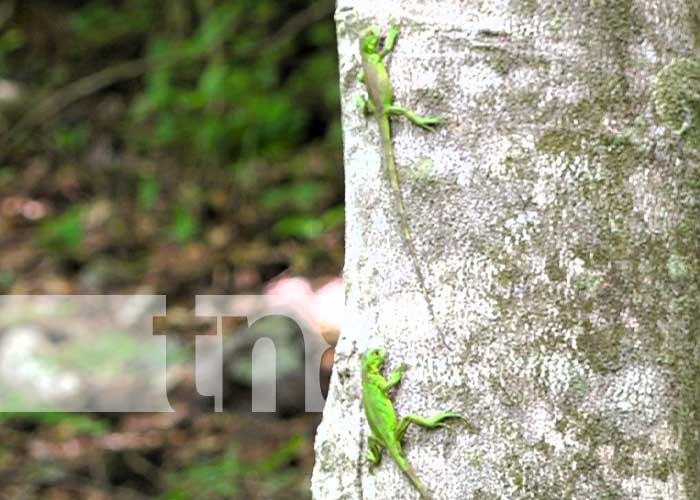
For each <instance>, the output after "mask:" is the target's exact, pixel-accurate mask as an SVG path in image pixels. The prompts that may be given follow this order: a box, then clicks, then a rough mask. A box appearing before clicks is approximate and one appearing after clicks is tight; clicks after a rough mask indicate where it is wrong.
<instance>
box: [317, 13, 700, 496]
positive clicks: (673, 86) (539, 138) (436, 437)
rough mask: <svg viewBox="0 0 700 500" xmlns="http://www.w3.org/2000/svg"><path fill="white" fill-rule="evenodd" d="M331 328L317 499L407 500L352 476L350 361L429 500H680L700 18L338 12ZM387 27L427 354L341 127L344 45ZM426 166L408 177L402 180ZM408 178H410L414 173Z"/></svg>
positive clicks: (690, 468) (365, 138)
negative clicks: (417, 424)
mask: <svg viewBox="0 0 700 500" xmlns="http://www.w3.org/2000/svg"><path fill="white" fill-rule="evenodd" d="M337 7H338V9H337V14H336V19H337V25H338V44H339V52H340V69H341V88H342V96H343V100H342V102H343V129H344V131H345V135H344V140H345V162H346V175H347V212H346V213H347V250H346V251H347V254H346V266H345V279H346V281H347V294H346V302H347V316H346V323H347V324H346V326H345V328H344V332H343V335H342V337H341V340H340V342H339V344H338V346H337V355H336V363H335V368H334V373H333V377H332V383H331V390H330V395H329V398H328V402H327V405H326V408H325V411H324V417H323V423H322V424H321V426H320V428H319V431H318V435H317V438H316V458H317V462H316V466H315V470H314V476H313V487H312V489H313V493H314V497H315V498H316V499H317V500H332V499H341V498H342V499H362V498H366V499H370V498H371V499H396V498H417V494H416V493H415V491H414V490H413V489H412V487H411V486H410V484H409V483H408V481H407V480H406V479H405V478H404V477H403V476H402V475H401V473H400V472H399V470H398V468H397V467H396V466H395V465H394V464H393V463H392V462H391V461H390V460H388V458H387V457H386V456H385V458H384V461H383V463H382V464H381V466H379V467H378V468H376V469H375V470H374V471H372V472H370V471H369V469H368V467H367V462H366V459H365V454H366V451H367V446H366V439H367V434H368V429H367V424H366V420H365V418H364V415H363V413H362V407H361V403H360V373H359V370H360V355H361V354H362V352H363V351H364V350H365V349H366V348H367V346H369V345H374V344H380V345H382V346H384V347H385V348H386V349H387V352H388V365H389V366H388V367H387V370H390V369H393V368H394V367H396V366H397V365H398V364H399V363H400V362H405V363H406V364H407V365H408V370H407V372H406V374H405V376H404V379H403V382H402V384H401V386H400V387H399V389H398V390H397V391H396V394H395V398H394V399H395V402H396V406H397V409H398V412H399V414H400V415H405V414H407V413H417V414H421V415H428V416H429V415H432V414H433V413H435V412H436V411H439V410H447V409H452V410H456V411H459V412H462V413H463V414H464V415H466V416H467V417H468V419H469V421H470V422H471V423H472V424H473V425H474V426H475V427H476V431H470V430H469V428H468V427H467V426H464V425H460V424H455V425H453V426H452V428H451V429H449V430H437V431H426V430H423V429H411V430H410V431H409V432H408V433H407V436H406V441H405V450H406V453H407V455H408V459H409V461H410V462H411V463H412V464H413V465H414V467H415V469H416V471H417V473H418V475H419V476H420V477H421V478H423V480H424V482H425V483H426V484H427V486H428V488H429V489H430V490H431V491H432V492H433V494H434V496H435V498H444V499H480V500H485V499H538V500H544V499H552V500H554V499H556V500H561V499H582V500H583V499H594V498H595V499H644V500H652V499H653V500H656V499H664V500H665V499H681V500H682V499H686V500H696V499H698V498H700V348H699V343H698V340H699V336H700V58H699V57H700V56H699V54H700V1H698V0H678V1H675V2H669V1H666V0H663V1H662V0H586V1H584V0H574V1H569V2H560V1H555V0H544V1H534V0H511V1H508V2H504V1H497V0H483V1H474V0H470V1H465V0H461V1H460V0H441V1H440V2H436V1H428V2H426V1H423V0H402V1H395V0H394V1H390V0H372V1H371V2H370V1H367V0H339V1H338V6H337ZM390 22H395V23H398V24H399V25H400V27H401V35H400V38H399V40H398V43H397V46H396V49H395V51H394V53H393V55H392V56H391V57H390V59H389V60H388V66H389V71H390V74H391V76H392V81H393V82H394V86H395V94H396V102H397V104H399V105H402V106H405V107H407V108H409V109H413V110H415V111H416V112H418V113H421V114H439V115H442V116H444V117H446V118H447V122H446V124H445V125H444V126H442V127H441V128H440V129H439V131H438V132H436V133H433V134H429V133H426V132H424V131H421V130H419V129H416V128H415V127H413V126H411V125H409V124H406V123H404V122H402V121H401V120H394V122H393V123H394V137H395V139H394V144H395V147H396V154H397V161H398V165H399V168H400V170H401V175H402V181H403V194H404V198H405V200H406V211H407V214H408V218H409V225H410V227H411V230H412V233H413V237H414V239H415V245H416V247H417V252H418V254H419V257H420V266H421V268H422V269H423V273H424V274H425V276H426V278H427V285H428V288H429V289H430V293H431V296H432V301H433V305H434V309H435V316H436V320H437V322H438V323H439V325H438V326H439V329H440V330H442V331H443V332H444V333H446V335H447V338H446V339H445V340H446V343H447V344H448V346H449V347H450V348H449V349H448V348H445V347H444V346H443V345H442V343H441V342H440V341H439V339H438V336H437V329H436V328H435V325H433V323H432V321H431V318H430V315H429V313H428V310H427V308H426V304H425V301H424V300H423V299H422V297H421V294H420V293H419V287H418V283H417V281H416V277H415V274H414V272H413V270H412V267H411V263H410V260H409V256H408V255H407V253H406V251H405V248H404V246H403V244H402V242H401V237H400V229H399V223H398V218H397V212H396V208H395V202H394V198H393V197H392V194H391V191H390V185H389V181H388V179H387V178H386V175H385V173H384V172H383V170H382V167H381V162H380V147H379V132H378V130H377V127H376V124H375V123H374V122H373V121H371V122H368V121H367V120H366V119H365V118H364V117H362V116H361V115H360V114H358V113H357V112H356V110H355V108H354V102H355V99H356V97H357V96H359V95H361V94H363V93H364V89H363V87H362V85H361V84H360V83H358V82H357V76H358V73H359V68H360V64H359V53H358V47H357V39H358V34H359V33H360V32H361V31H362V30H363V29H365V28H367V27H368V26H370V25H377V26H380V27H386V26H387V25H388V24H389V23H390ZM424 157H428V158H430V159H432V167H430V168H429V169H426V168H424V167H418V166H417V165H419V162H418V160H419V159H421V158H424ZM420 164H421V165H423V164H422V163H420Z"/></svg>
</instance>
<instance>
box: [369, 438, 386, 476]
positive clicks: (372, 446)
mask: <svg viewBox="0 0 700 500" xmlns="http://www.w3.org/2000/svg"><path fill="white" fill-rule="evenodd" d="M367 444H368V445H369V449H368V450H367V460H369V463H370V468H373V467H376V466H377V465H379V464H380V463H381V461H382V448H383V447H384V445H383V444H382V442H381V441H380V440H379V439H377V438H376V437H374V436H372V435H370V436H369V438H368V439H367Z"/></svg>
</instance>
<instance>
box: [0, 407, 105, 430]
mask: <svg viewBox="0 0 700 500" xmlns="http://www.w3.org/2000/svg"><path fill="white" fill-rule="evenodd" d="M20 421H23V422H31V423H34V424H37V425H39V424H40V425H50V426H54V427H60V428H63V429H66V430H67V431H69V432H70V433H71V434H86V435H91V436H101V435H103V434H106V433H107V432H109V428H110V426H109V423H107V422H105V421H104V420H98V419H96V418H93V417H92V416H90V415H87V414H80V413H65V412H56V411H42V412H0V424H1V423H9V424H11V425H15V424H17V423H18V422H20Z"/></svg>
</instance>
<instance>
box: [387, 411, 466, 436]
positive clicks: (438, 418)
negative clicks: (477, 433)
mask: <svg viewBox="0 0 700 500" xmlns="http://www.w3.org/2000/svg"><path fill="white" fill-rule="evenodd" d="M451 418H455V419H460V420H465V418H464V417H463V416H462V415H460V414H459V413H454V412H452V411H443V412H441V413H438V414H437V415H435V416H434V417H433V418H425V417H419V416H417V415H406V416H405V417H403V418H402V419H401V421H400V422H399V426H398V427H397V428H396V437H397V439H398V440H399V441H401V440H402V439H403V435H404V434H406V431H407V430H408V426H409V425H411V424H416V425H420V426H421V427H425V428H426V429H437V428H438V427H447V424H446V423H445V420H448V419H451Z"/></svg>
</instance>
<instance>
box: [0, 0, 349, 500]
mask: <svg viewBox="0 0 700 500" xmlns="http://www.w3.org/2000/svg"><path fill="white" fill-rule="evenodd" d="M332 9H333V3H332V2H330V1H318V2H312V1H307V0H298V1H292V0H290V1H285V2H275V1H271V0H260V1H252V0H231V1H214V0H170V1H166V0H120V1H117V0H113V1H108V0H92V1H78V0H57V1H49V0H45V1H19V0H5V1H3V2H2V3H0V294H5V295H8V294H86V293H87V294H115V293H120V294H130V293H144V294H166V295H167V297H168V321H169V322H170V326H171V327H172V329H173V330H176V331H179V332H180V335H181V336H182V338H183V345H185V346H188V345H189V346H190V347H191V333H192V331H193V330H196V328H197V327H198V325H197V324H196V323H197V322H196V320H195V319H194V316H193V315H192V311H191V308H192V304H193V298H194V296H195V295H197V294H240V293H261V292H262V291H263V289H264V287H265V285H266V284H268V283H270V282H272V281H275V280H278V279H279V278H281V277H285V276H290V277H291V276H305V277H306V278H307V279H308V281H309V283H310V285H309V286H311V287H313V288H316V289H318V288H319V287H320V286H321V285H323V284H324V283H327V282H329V281H330V280H332V279H333V277H336V276H338V275H339V273H340V270H341V267H342V258H343V240H342V238H343V232H342V231H343V227H342V224H343V205H342V203H343V179H342V164H341V149H340V138H341V137H340V136H341V134H340V125H339V104H338V85H337V82H338V76H337V60H336V49H335V35H334V25H333V22H332ZM5 334H6V329H0V337H1V336H2V335H5ZM188 342H189V344H188ZM329 367H330V363H329V362H327V363H326V364H325V368H326V373H327V370H328V369H329ZM290 377H292V378H293V375H290ZM191 382H192V381H191V380H190V381H189V383H190V384H191ZM187 384H188V381H187V380H184V381H183V382H182V384H180V385H179V386H178V387H177V388H176V389H175V391H174V392H173V398H174V400H175V401H176V405H177V410H178V411H177V413H176V414H109V415H105V414H93V415H80V414H60V413H43V414H40V413H38V414H20V415H18V414H1V415H0V498H2V499H3V500H4V499H6V498H7V499H34V498H41V499H44V498H46V499H76V498H86V499H88V498H89V499H103V498H110V499H111V498H124V499H126V498H167V499H189V498H193V499H199V498H202V499H217V498H245V499H248V498H250V499H258V498H260V499H277V498H279V499H285V498H305V497H308V493H307V492H308V477H309V475H310V471H311V467H312V460H313V455H312V441H313V433H314V430H315V426H316V425H317V423H318V419H319V415H317V414H305V413H304V412H303V410H299V409H298V408H295V406H294V405H288V408H289V409H288V411H286V412H284V413H283V414H273V415H262V414H251V413H250V412H249V410H246V407H245V405H243V404H241V405H233V406H229V407H227V408H226V411H225V412H224V413H223V414H214V413H212V412H210V411H209V410H208V409H207V408H202V407H201V405H200V404H199V402H197V401H195V400H194V399H193V398H192V396H191V395H192V394H193V391H192V390H191V385H190V386H188V385H187ZM287 386H288V387H294V384H291V383H290V384H288V385H287ZM228 390H229V391H230V394H234V395H237V398H232V399H236V400H237V401H246V397H249V396H248V393H247V392H246V391H249V388H248V387H246V386H245V384H244V383H237V382H235V380H232V381H230V386H229V387H228ZM1 397H2V395H0V398H1Z"/></svg>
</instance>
